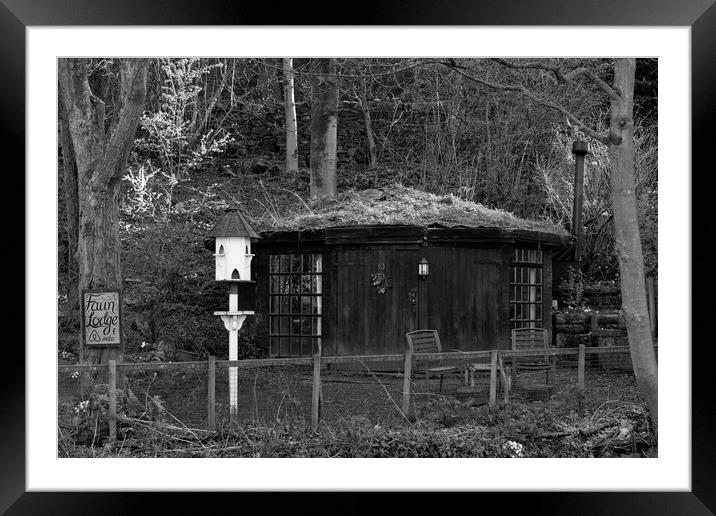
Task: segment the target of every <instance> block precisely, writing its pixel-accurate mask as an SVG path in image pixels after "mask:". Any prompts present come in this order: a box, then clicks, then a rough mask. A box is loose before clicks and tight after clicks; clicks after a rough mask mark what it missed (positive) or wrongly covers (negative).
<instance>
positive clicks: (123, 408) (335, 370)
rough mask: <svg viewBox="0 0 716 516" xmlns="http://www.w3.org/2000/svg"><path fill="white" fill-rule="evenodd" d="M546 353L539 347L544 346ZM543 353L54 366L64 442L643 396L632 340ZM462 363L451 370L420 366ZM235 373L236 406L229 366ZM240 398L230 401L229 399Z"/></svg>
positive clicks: (580, 405)
mask: <svg viewBox="0 0 716 516" xmlns="http://www.w3.org/2000/svg"><path fill="white" fill-rule="evenodd" d="M542 353H543V352H542ZM538 355H540V352H535V351H512V350H494V351H471V352H462V353H455V352H451V353H419V354H414V355H413V354H412V353H411V352H409V351H407V352H406V353H405V354H395V355H371V356H346V357H321V356H318V355H317V356H314V357H308V358H287V359H256V360H238V361H228V360H221V361H217V360H215V359H214V357H209V360H208V361H205V362H169V363H165V362H148V363H122V364H116V363H114V362H110V363H109V364H104V365H61V366H59V367H58V433H59V438H60V440H63V439H68V438H71V439H72V441H73V442H74V443H75V444H87V445H90V444H92V445H95V444H101V443H102V442H105V441H107V440H109V441H110V442H111V441H114V440H116V439H117V437H118V435H119V436H125V437H126V435H128V434H131V433H132V432H136V431H138V430H139V429H141V428H145V427H146V428H149V427H151V428H152V429H154V430H158V431H159V432H161V431H162V429H164V430H166V432H167V434H169V433H171V431H172V430H175V429H181V430H183V431H184V432H190V433H193V435H195V436H196V437H197V438H201V437H202V436H205V435H210V434H215V433H217V432H221V431H223V430H228V429H241V428H250V427H256V426H261V427H264V428H266V427H268V428H286V427H298V428H306V429H309V430H311V429H316V428H317V427H318V425H320V424H324V425H327V426H328V427H340V426H346V425H347V426H351V425H355V424H362V425H382V426H391V425H399V424H401V422H405V421H414V420H415V418H417V417H420V415H421V414H422V413H424V411H425V410H429V408H430V406H431V403H432V402H433V401H434V400H436V399H444V398H445V397H453V398H456V399H458V400H461V401H464V402H467V403H470V404H472V405H483V404H484V405H487V406H488V407H490V408H491V409H494V410H496V411H499V410H500V409H502V408H507V407H509V406H510V405H512V404H515V403H532V402H539V401H547V400H552V401H555V400H557V401H558V402H559V403H562V404H563V405H565V406H567V407H568V408H570V409H574V410H576V411H580V412H581V411H584V410H597V409H598V408H599V407H601V406H603V405H604V404H608V403H610V401H614V400H618V399H622V400H625V399H634V398H635V397H636V396H638V391H637V389H636V382H635V379H634V374H633V371H632V365H631V355H630V351H629V347H628V346H613V347H594V348H585V347H584V346H580V348H557V349H555V348H553V349H551V350H550V351H549V355H550V358H551V360H550V364H551V367H550V368H548V369H546V370H537V371H534V370H529V369H527V370H522V369H520V368H519V367H517V366H518V360H517V359H525V358H529V357H530V356H538ZM436 361H438V362H439V364H441V365H443V366H454V369H453V370H451V371H449V374H444V375H442V376H441V375H439V374H437V373H432V372H428V374H427V376H426V375H425V368H424V367H423V364H425V363H427V362H430V363H431V364H434V363H435V362H436ZM232 369H235V371H236V378H237V381H236V389H235V391H234V392H235V397H234V399H235V403H233V404H231V403H230V400H231V398H232V397H231V386H230V380H229V378H230V371H231V370H232ZM232 405H233V406H232Z"/></svg>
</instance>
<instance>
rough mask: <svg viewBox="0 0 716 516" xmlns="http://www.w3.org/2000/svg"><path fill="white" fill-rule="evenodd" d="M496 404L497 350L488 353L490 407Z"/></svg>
mask: <svg viewBox="0 0 716 516" xmlns="http://www.w3.org/2000/svg"><path fill="white" fill-rule="evenodd" d="M496 404H497V350H492V351H491V352H490V407H491V408H494V407H495V405H496Z"/></svg>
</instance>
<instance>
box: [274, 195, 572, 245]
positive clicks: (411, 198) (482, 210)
mask: <svg viewBox="0 0 716 516" xmlns="http://www.w3.org/2000/svg"><path fill="white" fill-rule="evenodd" d="M371 224H381V225H413V226H423V227H430V226H445V227H469V228H483V227H488V228H501V229H522V230H530V231H541V232H545V233H551V234H554V235H560V236H566V235H567V234H568V233H567V231H566V230H565V229H564V228H562V227H561V226H558V225H556V224H553V223H552V222H550V221H547V220H526V219H521V218H519V217H516V216H514V215H513V214H512V213H510V212H507V211H504V210H498V209H492V208H486V207H485V206H483V205H481V204H477V203H474V202H470V201H464V200H462V199H460V198H459V197H456V196H454V195H452V194H448V195H435V194H431V193H428V192H424V191H422V190H416V189H414V188H409V187H406V186H402V185H391V186H389V187H384V188H381V189H370V190H347V191H344V192H341V193H339V194H338V195H337V196H336V197H334V198H332V199H320V200H318V201H317V202H314V203H313V204H311V205H305V206H304V207H303V211H300V212H298V213H293V214H289V215H286V216H284V217H281V218H274V219H272V220H271V221H270V223H269V221H264V223H263V224H261V225H260V226H261V227H260V230H262V231H269V232H278V231H308V230H316V229H324V228H329V227H342V226H358V225H371Z"/></svg>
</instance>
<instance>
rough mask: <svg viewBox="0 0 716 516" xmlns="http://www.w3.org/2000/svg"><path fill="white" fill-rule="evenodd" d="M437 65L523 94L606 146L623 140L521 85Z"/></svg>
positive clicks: (486, 83)
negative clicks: (565, 118) (598, 128)
mask: <svg viewBox="0 0 716 516" xmlns="http://www.w3.org/2000/svg"><path fill="white" fill-rule="evenodd" d="M432 62H433V63H436V64H441V65H443V66H446V67H448V68H450V69H451V70H453V71H455V72H456V73H459V74H460V75H462V76H463V77H466V78H467V79H469V80H471V81H473V82H475V83H477V84H480V85H482V86H485V87H487V88H490V89H493V90H499V91H514V92H517V93H522V94H523V95H525V96H526V97H528V98H529V99H531V100H533V101H535V102H537V103H538V104H541V105H543V106H545V107H548V108H550V109H554V110H556V111H559V112H560V113H562V114H563V115H564V116H565V117H567V119H568V120H570V121H572V122H573V123H574V124H575V125H577V127H579V128H580V129H581V130H582V132H584V133H585V134H587V135H588V136H591V137H592V138H594V139H595V140H597V141H599V142H601V143H603V144H604V145H610V144H616V145H619V143H620V141H621V139H620V138H619V137H617V136H616V135H612V134H607V135H604V134H599V133H598V132H596V131H595V130H594V129H592V128H591V127H589V126H588V125H586V124H585V123H584V122H582V121H581V120H580V119H579V118H577V117H576V116H575V115H573V114H572V113H571V112H570V111H568V110H567V109H565V108H564V107H562V106H560V105H559V104H555V103H554V102H550V101H549V100H547V99H544V98H542V97H540V96H538V95H536V94H535V93H534V92H532V91H530V90H528V89H527V88H525V87H524V86H522V85H520V84H499V83H493V82H490V81H486V80H484V79H480V78H479V77H475V76H473V75H470V74H468V73H466V72H464V71H463V70H461V69H460V67H459V66H458V65H457V64H456V63H455V62H454V61H452V62H444V61H432Z"/></svg>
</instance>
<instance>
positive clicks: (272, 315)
mask: <svg viewBox="0 0 716 516" xmlns="http://www.w3.org/2000/svg"><path fill="white" fill-rule="evenodd" d="M307 256H308V257H311V258H310V264H309V266H308V270H306V258H305V257H307ZM297 258H298V266H297V269H296V267H295V264H296V262H295V260H296V259H297ZM268 260H269V262H268V332H267V333H268V345H269V356H291V357H293V356H311V354H313V353H314V352H315V350H316V349H317V345H318V344H319V343H320V342H321V338H322V321H323V254H322V253H316V252H291V251H288V252H277V253H273V254H270V255H269V258H268ZM284 260H285V263H284ZM305 287H308V290H305ZM306 298H308V303H306ZM284 300H285V301H284ZM306 306H307V307H308V308H307V309H306ZM306 325H307V326H306ZM296 330H297V331H296Z"/></svg>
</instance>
